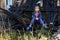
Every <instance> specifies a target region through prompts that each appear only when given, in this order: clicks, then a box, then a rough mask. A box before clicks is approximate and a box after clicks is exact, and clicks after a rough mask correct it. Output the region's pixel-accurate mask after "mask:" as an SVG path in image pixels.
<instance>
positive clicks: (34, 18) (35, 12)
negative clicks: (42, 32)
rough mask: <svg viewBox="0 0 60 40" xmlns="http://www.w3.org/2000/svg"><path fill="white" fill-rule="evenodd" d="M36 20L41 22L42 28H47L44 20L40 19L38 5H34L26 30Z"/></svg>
mask: <svg viewBox="0 0 60 40" xmlns="http://www.w3.org/2000/svg"><path fill="white" fill-rule="evenodd" d="M35 22H38V23H39V24H42V25H43V27H44V28H48V27H47V26H46V25H45V24H44V21H43V20H42V15H41V12H39V6H35V11H34V12H33V13H32V20H31V22H30V25H29V26H28V27H27V30H29V29H30V28H31V26H32V24H33V23H35Z"/></svg>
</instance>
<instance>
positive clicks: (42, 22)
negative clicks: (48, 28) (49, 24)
mask: <svg viewBox="0 0 60 40" xmlns="http://www.w3.org/2000/svg"><path fill="white" fill-rule="evenodd" d="M39 18H40V24H44V21H43V19H42V15H41V13H40V16H39Z"/></svg>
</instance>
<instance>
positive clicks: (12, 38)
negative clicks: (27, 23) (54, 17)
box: [0, 28, 50, 40]
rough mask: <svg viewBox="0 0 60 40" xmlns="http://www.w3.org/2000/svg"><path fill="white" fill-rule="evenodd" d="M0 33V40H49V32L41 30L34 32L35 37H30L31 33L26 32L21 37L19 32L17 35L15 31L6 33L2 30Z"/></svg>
mask: <svg viewBox="0 0 60 40" xmlns="http://www.w3.org/2000/svg"><path fill="white" fill-rule="evenodd" d="M0 29H1V28H0ZM0 31H1V32H0V40H47V39H49V38H50V32H49V31H47V30H45V29H43V28H41V30H37V31H36V33H37V34H35V35H36V36H35V37H34V36H33V35H32V34H33V32H32V31H26V32H24V34H23V35H22V34H21V33H20V31H19V32H18V33H17V32H16V31H15V30H12V31H9V32H6V29H4V30H0Z"/></svg>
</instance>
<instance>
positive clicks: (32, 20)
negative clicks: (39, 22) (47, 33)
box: [30, 13, 34, 23]
mask: <svg viewBox="0 0 60 40" xmlns="http://www.w3.org/2000/svg"><path fill="white" fill-rule="evenodd" d="M33 22H34V13H32V19H31V22H30V23H33Z"/></svg>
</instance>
